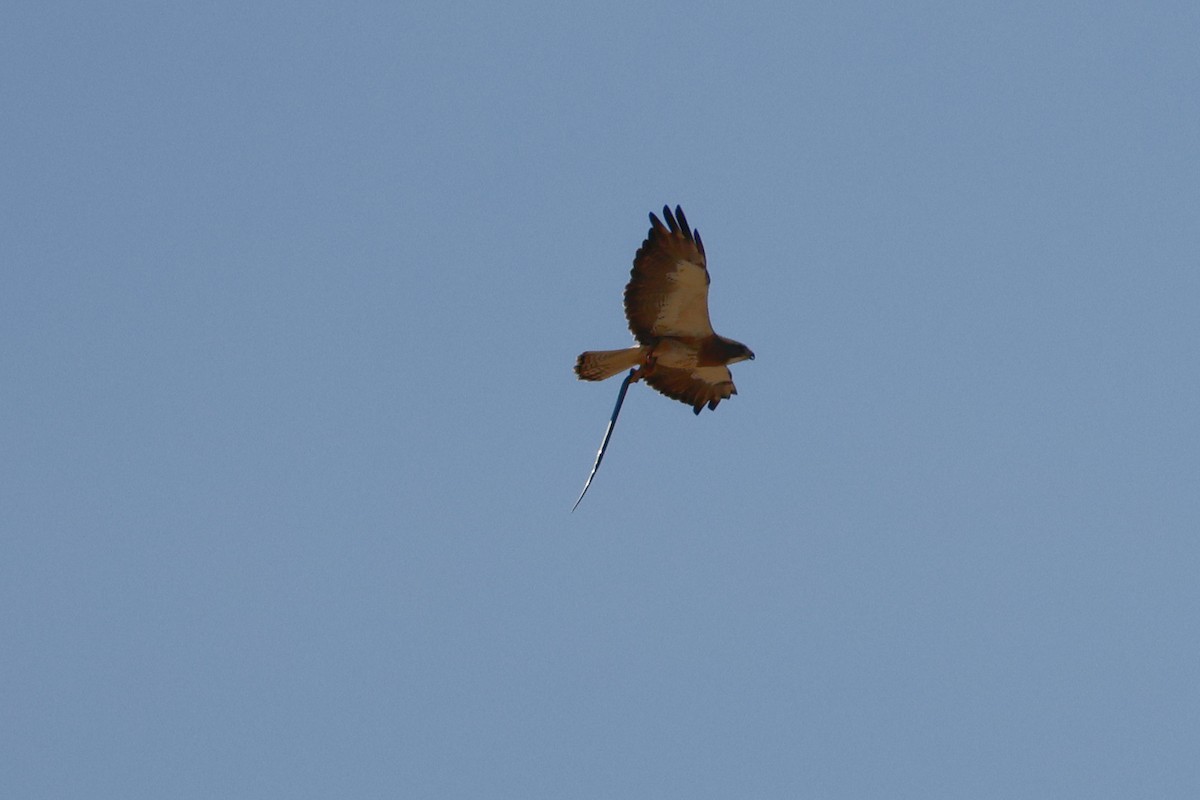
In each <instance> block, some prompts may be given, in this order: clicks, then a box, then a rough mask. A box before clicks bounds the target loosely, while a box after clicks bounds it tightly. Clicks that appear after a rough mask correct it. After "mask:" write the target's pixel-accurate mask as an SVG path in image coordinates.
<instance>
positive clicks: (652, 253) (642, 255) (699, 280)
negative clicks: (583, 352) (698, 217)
mask: <svg viewBox="0 0 1200 800" xmlns="http://www.w3.org/2000/svg"><path fill="white" fill-rule="evenodd" d="M663 216H664V217H665V218H666V220H667V225H663V223H662V222H661V221H659V219H658V217H656V216H655V215H653V214H651V215H650V224H651V228H650V232H649V233H648V234H647V235H646V240H645V241H644V242H642V247H641V249H639V250H638V252H637V255H636V256H634V259H633V269H632V270H631V272H630V277H629V284H628V285H627V286H626V287H625V317H626V319H628V320H629V330H630V331H631V332H632V333H633V336H634V338H635V339H637V340H638V341H639V342H641V343H642V344H653V343H654V341H655V340H656V339H658V338H660V337H663V336H681V337H693V338H700V337H704V336H712V335H713V329H712V322H711V321H710V320H709V317H708V284H709V276H708V266H707V263H706V261H705V256H704V249H703V247H702V246H701V245H700V243H699V236H698V235H697V234H696V233H695V232H693V231H692V230H691V229H690V228H688V227H687V225H686V223H687V218H686V217H684V215H683V209H682V208H679V207H678V206H677V207H676V209H675V214H674V215H672V214H671V209H670V208H667V207H664V208H663ZM680 221H682V224H681V222H680Z"/></svg>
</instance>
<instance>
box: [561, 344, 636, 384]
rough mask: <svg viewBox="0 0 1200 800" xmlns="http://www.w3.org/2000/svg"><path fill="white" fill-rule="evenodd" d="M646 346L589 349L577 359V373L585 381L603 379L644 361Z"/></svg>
mask: <svg viewBox="0 0 1200 800" xmlns="http://www.w3.org/2000/svg"><path fill="white" fill-rule="evenodd" d="M643 350H644V348H642V347H627V348H625V349H623V350H589V351H587V352H586V353H580V355H579V358H578V359H576V360H575V374H576V375H578V376H579V377H580V378H582V379H583V380H585V381H602V380H604V379H605V378H611V377H612V376H613V375H619V374H620V373H622V372H624V371H625V370H627V369H633V368H634V367H636V366H637V365H639V364H641V363H642V356H643V352H642V351H643Z"/></svg>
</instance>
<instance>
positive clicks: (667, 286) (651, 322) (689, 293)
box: [575, 206, 754, 414]
mask: <svg viewBox="0 0 1200 800" xmlns="http://www.w3.org/2000/svg"><path fill="white" fill-rule="evenodd" d="M663 219H664V220H665V221H666V224H663V221H662V220H659V218H658V217H656V216H655V215H654V214H651V215H650V232H649V233H648V234H647V235H646V241H644V242H642V247H641V249H640V250H638V251H637V255H635V256H634V258H633V270H632V271H631V272H630V278H629V284H628V285H627V286H626V287H625V318H626V319H627V320H628V321H629V330H630V331H631V332H632V333H633V338H634V339H635V340H636V341H637V344H636V345H635V346H633V347H628V348H625V349H623V350H589V351H588V352H586V353H582V354H580V356H579V358H578V359H577V360H576V362H575V374H576V375H578V376H579V377H580V378H581V379H583V380H585V381H602V380H604V379H606V378H611V377H613V376H614V375H617V374H618V373H620V372H624V371H625V370H627V369H628V370H633V372H631V373H630V376H629V381H630V382H633V381H638V380H645V381H646V383H648V384H650V385H651V386H652V387H654V388H655V389H657V390H658V391H659V392H661V393H663V394H665V395H666V396H667V397H670V398H671V399H673V400H678V401H680V402H681V403H686V404H688V405H689V406H691V407H692V411H693V412H694V413H696V414H699V413H700V411H701V410H702V409H703V408H704V407H705V406H708V407H709V408H710V409H715V408H716V407H717V404H718V403H720V402H721V401H722V400H724V399H725V398H727V397H731V396H733V395H735V394H737V388H736V387H735V386H734V385H733V375H732V374H730V372H729V365H730V364H734V363H737V362H738V361H745V360H747V359H753V358H754V353H752V352H750V348H749V347H746V345H744V344H742V343H741V342H735V341H734V340H733V339H726V338H725V337H724V336H718V335H717V333H716V332H715V331H713V327H712V322H711V321H710V320H709V318H708V284H709V277H708V266H707V263H706V261H705V258H704V243H703V242H702V241H701V240H700V231H698V230H692V229H691V228H689V227H688V221H687V217H685V216H684V215H683V209H682V208H680V207H679V206H675V213H674V214H672V213H671V209H670V207H668V206H663Z"/></svg>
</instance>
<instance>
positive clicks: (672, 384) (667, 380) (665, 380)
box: [646, 365, 737, 414]
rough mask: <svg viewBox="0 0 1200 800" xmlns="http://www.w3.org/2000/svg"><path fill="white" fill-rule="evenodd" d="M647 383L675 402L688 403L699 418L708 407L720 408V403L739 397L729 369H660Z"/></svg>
mask: <svg viewBox="0 0 1200 800" xmlns="http://www.w3.org/2000/svg"><path fill="white" fill-rule="evenodd" d="M646 383H648V384H650V385H651V386H653V387H654V388H655V389H657V390H658V391H660V392H662V393H663V394H665V395H666V396H667V397H670V398H671V399H672V400H679V401H681V402H684V403H687V404H688V405H689V406H691V407H692V411H693V412H694V413H696V414H699V413H700V410H701V409H702V408H704V406H705V405H707V406H708V407H709V408H710V409H712V408H716V407H717V403H719V402H721V401H722V400H724V399H725V398H727V397H732V396H733V395H735V394H737V387H735V386H734V385H733V375H732V374H730V372H729V367H695V368H693V369H668V368H666V367H663V366H662V365H659V366H656V367H654V369H652V370H650V372H649V373H648V374H647V375H646Z"/></svg>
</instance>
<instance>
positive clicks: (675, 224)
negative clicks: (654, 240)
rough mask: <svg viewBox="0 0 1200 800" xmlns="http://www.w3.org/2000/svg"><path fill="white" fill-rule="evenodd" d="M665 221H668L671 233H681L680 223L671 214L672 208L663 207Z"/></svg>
mask: <svg viewBox="0 0 1200 800" xmlns="http://www.w3.org/2000/svg"><path fill="white" fill-rule="evenodd" d="M663 219H665V220H666V221H667V227H668V228H670V229H671V233H678V232H679V223H678V222H676V221H675V215H674V214H672V213H671V207H670V206H663Z"/></svg>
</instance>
